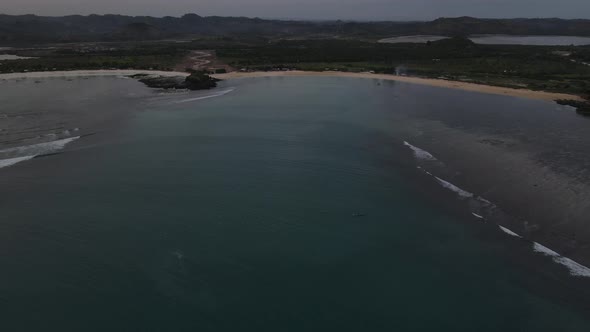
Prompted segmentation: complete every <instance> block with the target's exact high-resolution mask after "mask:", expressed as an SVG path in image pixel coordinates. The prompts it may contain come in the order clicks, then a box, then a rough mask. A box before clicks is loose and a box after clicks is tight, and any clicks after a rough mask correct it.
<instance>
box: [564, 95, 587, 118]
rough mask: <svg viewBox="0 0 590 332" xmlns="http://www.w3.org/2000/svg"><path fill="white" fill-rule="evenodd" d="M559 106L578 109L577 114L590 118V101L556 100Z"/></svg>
mask: <svg viewBox="0 0 590 332" xmlns="http://www.w3.org/2000/svg"><path fill="white" fill-rule="evenodd" d="M556 102H557V103H558V104H559V105H566V106H572V107H575V108H576V112H577V113H578V114H580V115H584V116H590V101H578V100H567V99H560V100H556Z"/></svg>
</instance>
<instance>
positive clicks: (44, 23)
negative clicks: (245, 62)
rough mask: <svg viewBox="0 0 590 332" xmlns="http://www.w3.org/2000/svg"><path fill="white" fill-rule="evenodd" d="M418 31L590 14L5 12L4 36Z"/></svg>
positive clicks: (577, 28)
mask: <svg viewBox="0 0 590 332" xmlns="http://www.w3.org/2000/svg"><path fill="white" fill-rule="evenodd" d="M412 34H433V35H449V36H457V35H467V34H509V35H576V36H590V20H586V19H577V20H567V19H558V18H538V19H479V18H473V17H457V18H439V19H436V20H434V21H430V22H351V21H322V22H317V21H314V22H312V21H283V20H265V19H259V18H246V17H219V16H209V17H202V16H199V15H197V14H186V15H184V16H182V17H170V16H166V17H150V16H125V15H88V16H81V15H71V16H62V17H47V16H36V15H18V16H15V15H0V42H4V43H26V42H80V41H114V40H149V39H161V38H177V37H178V38H179V37H186V36H191V35H203V36H239V35H256V36H268V37H271V36H275V37H276V36H305V35H319V36H324V37H342V36H350V37H365V38H378V37H393V36H399V35H412Z"/></svg>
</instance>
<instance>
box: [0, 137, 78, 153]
mask: <svg viewBox="0 0 590 332" xmlns="http://www.w3.org/2000/svg"><path fill="white" fill-rule="evenodd" d="M78 138H80V136H76V137H70V138H64V139H60V140H57V141H51V142H45V143H39V144H33V145H25V146H18V147H16V148H9V149H4V150H0V153H1V154H19V155H35V156H37V155H40V154H46V153H52V152H55V151H59V150H61V149H63V148H64V147H65V146H66V145H67V144H69V143H71V142H73V141H75V140H77V139H78Z"/></svg>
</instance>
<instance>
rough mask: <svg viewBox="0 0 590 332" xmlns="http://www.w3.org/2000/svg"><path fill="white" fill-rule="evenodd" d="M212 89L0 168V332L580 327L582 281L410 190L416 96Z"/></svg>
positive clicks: (298, 82) (325, 89)
mask: <svg viewBox="0 0 590 332" xmlns="http://www.w3.org/2000/svg"><path fill="white" fill-rule="evenodd" d="M130 84H134V82H130ZM227 87H235V88H236V89H235V90H234V91H233V92H231V93H229V94H227V95H225V96H223V97H218V98H212V99H206V100H200V101H194V102H184V103H177V102H178V101H182V100H185V99H188V98H187V96H185V95H164V96H156V95H154V96H153V97H151V98H147V99H142V100H138V101H137V103H138V104H139V105H140V106H141V107H140V108H143V110H144V111H143V112H139V113H135V115H134V117H133V119H131V120H129V121H127V122H126V124H125V125H124V126H121V127H120V128H118V129H117V130H111V131H107V133H108V134H109V138H108V139H106V138H105V137H104V135H103V136H101V135H96V136H93V137H91V138H88V139H81V140H80V141H78V142H76V143H73V144H72V145H70V146H69V147H68V149H67V150H66V153H64V154H62V155H58V156H54V157H48V158H42V159H37V160H33V161H31V162H27V163H22V164H20V165H18V166H15V167H13V168H6V169H3V170H0V171H1V173H0V193H1V194H0V210H1V222H0V252H1V253H2V254H1V255H0V266H1V267H2V273H0V312H1V313H2V314H1V315H2V317H3V318H2V325H3V326H4V328H5V329H6V330H7V331H39V330H44V331H82V330H83V331H105V330H108V331H302V330H308V331H328V330H334V331H336V330H340V331H363V330H364V331H395V330H402V331H425V330H428V331H473V330H478V331H588V329H589V328H590V322H589V321H588V317H589V316H588V302H587V298H584V297H582V296H581V295H580V294H582V295H583V294H584V292H586V289H585V288H580V287H586V286H587V284H583V283H580V280H579V278H578V279H577V278H570V277H568V276H567V273H565V272H564V271H562V272H564V273H554V272H552V271H554V268H555V267H554V266H552V265H551V263H550V260H547V259H544V258H542V257H540V256H535V255H534V254H533V253H529V250H528V247H527V246H524V245H522V244H521V243H520V242H519V241H516V240H514V239H512V238H510V237H507V236H505V234H502V233H501V232H498V229H497V227H495V226H493V225H489V224H485V223H481V222H475V221H473V220H471V219H469V218H468V216H469V215H470V214H469V213H468V211H467V210H465V212H461V211H463V207H464V206H462V202H460V201H459V200H457V198H456V196H455V195H454V194H453V193H452V192H446V191H445V190H444V188H439V187H438V186H437V185H436V184H434V183H430V182H429V180H427V179H425V178H422V177H420V175H419V172H417V170H416V161H415V160H414V159H413V156H412V154H411V153H410V151H408V150H407V149H405V148H404V147H403V146H402V144H401V141H400V139H401V138H403V137H404V135H405V132H404V129H403V128H400V127H399V126H398V125H396V123H398V121H402V119H404V118H406V117H407V116H408V115H407V114H404V112H396V111H395V106H392V104H391V100H392V98H393V99H396V98H407V97H403V96H411V93H417V94H420V93H421V92H423V90H421V88H420V87H414V86H409V85H403V86H401V87H400V86H398V85H396V84H393V83H390V84H384V85H377V84H376V83H375V82H373V81H358V80H351V79H329V78H323V79H311V78H301V79H261V80H245V81H236V82H224V87H222V89H224V88H227ZM413 89H415V90H413ZM412 91H413V92H412ZM441 91H443V90H441ZM400 92H403V96H401V95H400ZM480 98H490V99H493V98H498V97H493V96H485V97H480ZM519 103H522V104H523V105H525V104H526V101H519ZM533 105H534V106H535V107H536V104H534V103H533ZM105 135H106V134H105ZM455 202H456V203H455ZM535 257H536V258H535ZM525 259H526V261H525ZM544 271H551V272H544ZM560 271H561V270H560Z"/></svg>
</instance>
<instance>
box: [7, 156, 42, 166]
mask: <svg viewBox="0 0 590 332" xmlns="http://www.w3.org/2000/svg"><path fill="white" fill-rule="evenodd" d="M33 158H35V156H25V157H17V158H10V159H2V160H0V168H4V167H8V166H12V165H14V164H18V163H20V162H21V161H27V160H31V159H33Z"/></svg>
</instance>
